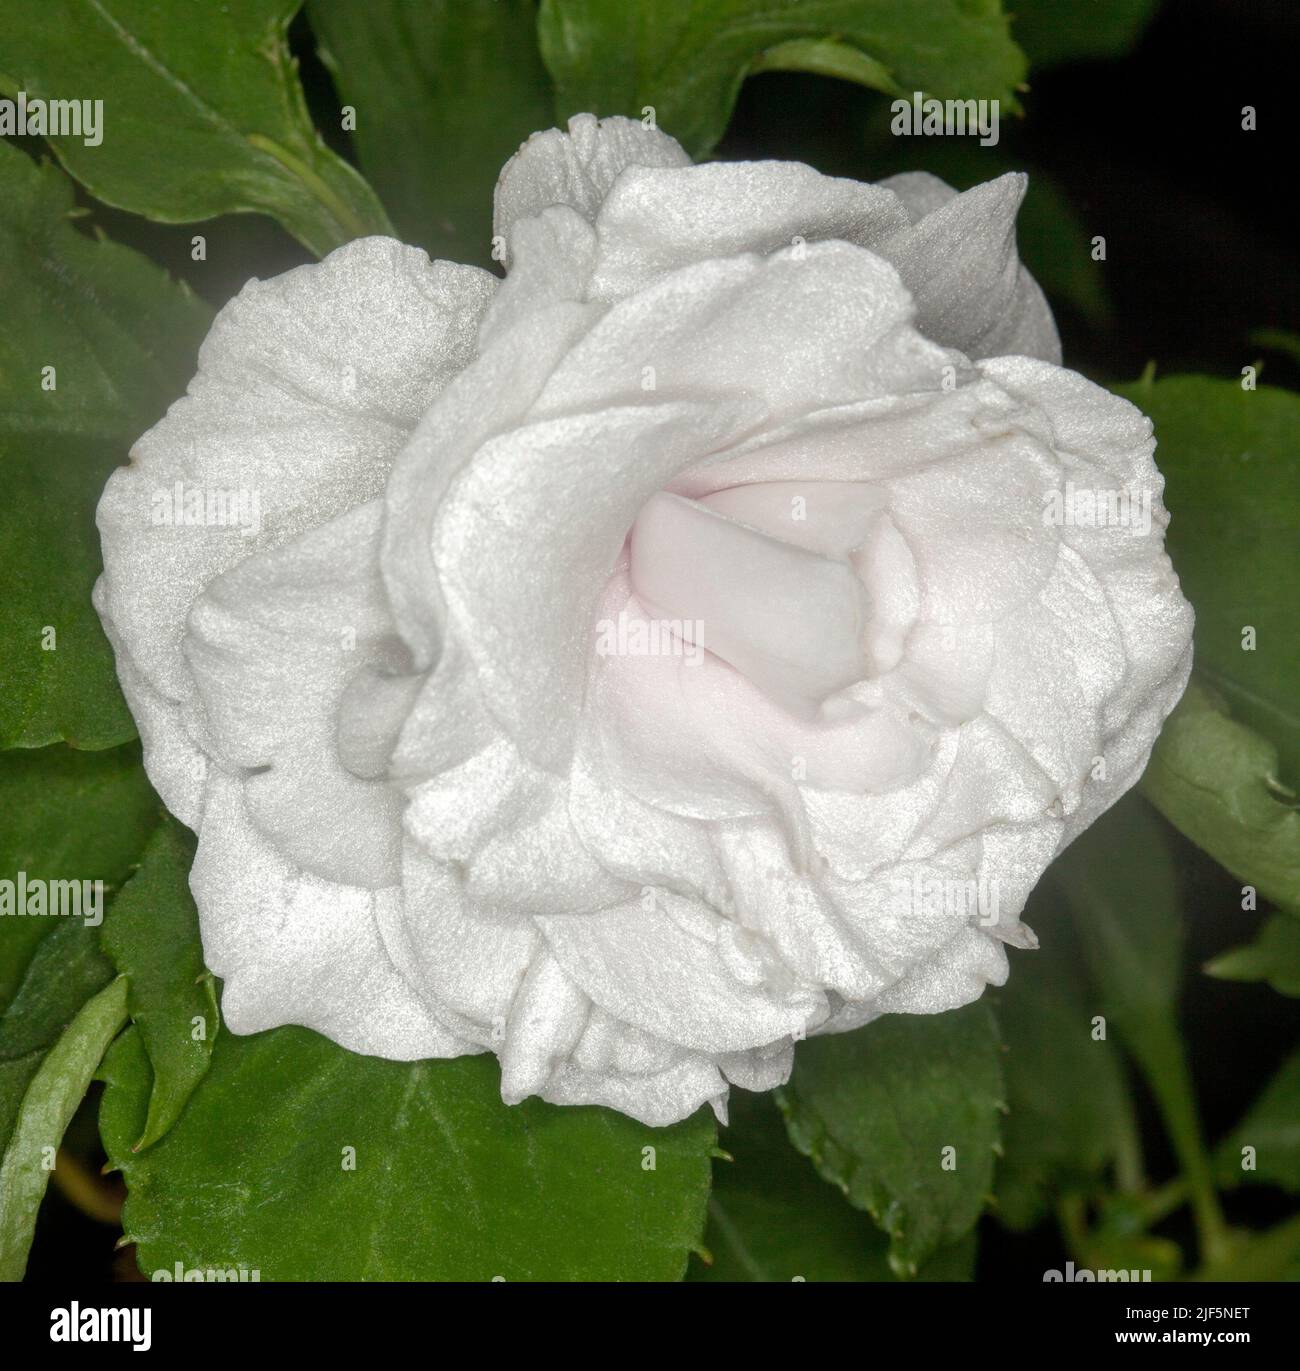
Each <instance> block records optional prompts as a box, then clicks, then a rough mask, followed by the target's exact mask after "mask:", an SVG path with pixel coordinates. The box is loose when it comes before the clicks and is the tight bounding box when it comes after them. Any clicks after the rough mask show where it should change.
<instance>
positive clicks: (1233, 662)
mask: <svg viewBox="0 0 1300 1371" xmlns="http://www.w3.org/2000/svg"><path fill="white" fill-rule="evenodd" d="M1116 389H1117V390H1118V392H1119V394H1121V395H1123V396H1124V397H1125V398H1126V399H1128V400H1131V401H1132V402H1133V403H1134V404H1135V405H1137V406H1138V408H1139V409H1141V410H1143V411H1144V412H1145V413H1147V414H1149V415H1150V416H1151V418H1152V419H1153V420H1154V422H1155V427H1156V441H1157V448H1156V462H1157V464H1158V465H1159V467H1160V470H1161V471H1162V472H1163V473H1164V477H1165V504H1166V505H1167V506H1168V507H1169V513H1170V515H1171V521H1170V525H1169V533H1168V536H1167V544H1168V549H1169V555H1170V556H1171V557H1172V558H1173V562H1174V568H1175V569H1176V570H1177V572H1178V575H1179V578H1180V580H1181V581H1182V583H1183V592H1184V593H1185V594H1186V596H1187V598H1188V599H1189V600H1190V601H1191V602H1192V605H1193V607H1194V608H1195V610H1196V668H1197V672H1198V673H1199V675H1200V678H1201V680H1202V682H1203V684H1206V685H1209V686H1211V687H1212V688H1213V689H1214V690H1216V691H1218V692H1219V693H1220V694H1221V695H1222V696H1223V697H1224V698H1225V699H1226V701H1227V704H1228V707H1229V708H1230V709H1231V711H1232V714H1233V716H1234V717H1235V718H1237V719H1239V720H1240V721H1241V722H1242V723H1243V724H1246V725H1247V726H1248V727H1250V728H1253V729H1254V730H1255V731H1256V732H1257V733H1259V734H1261V735H1262V736H1263V737H1265V738H1267V739H1268V740H1269V741H1270V742H1271V743H1273V744H1275V745H1276V747H1277V749H1278V753H1279V755H1280V758H1281V763H1282V777H1283V779H1284V780H1286V781H1288V782H1290V783H1293V784H1294V783H1300V708H1298V707H1297V704H1296V690H1295V683H1296V680H1297V678H1298V677H1300V633H1297V631H1296V614H1295V588H1294V585H1293V584H1292V581H1293V573H1294V569H1295V567H1296V565H1297V563H1298V562H1300V482H1297V480H1296V433H1297V431H1300V395H1293V394H1291V393H1290V392H1289V391H1284V390H1278V389H1276V388H1274V387H1270V386H1260V387H1259V389H1258V390H1253V391H1244V390H1242V388H1241V385H1240V384H1239V383H1238V382H1236V381H1217V380H1211V379H1210V378H1208V377H1205V376H1172V377H1170V378H1168V379H1167V380H1163V381H1156V380H1153V379H1152V378H1150V377H1145V378H1143V379H1142V380H1140V381H1135V382H1133V383H1132V384H1129V385H1123V386H1118V387H1116ZM1248 627H1249V628H1252V629H1253V630H1254V632H1255V646H1254V648H1253V650H1243V632H1244V630H1245V629H1246V628H1248Z"/></svg>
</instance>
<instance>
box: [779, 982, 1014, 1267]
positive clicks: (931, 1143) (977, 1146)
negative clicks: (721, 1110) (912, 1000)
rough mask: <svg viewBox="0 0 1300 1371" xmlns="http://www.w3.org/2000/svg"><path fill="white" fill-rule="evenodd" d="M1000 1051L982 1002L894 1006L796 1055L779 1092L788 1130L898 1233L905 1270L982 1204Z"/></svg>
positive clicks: (957, 1234)
mask: <svg viewBox="0 0 1300 1371" xmlns="http://www.w3.org/2000/svg"><path fill="white" fill-rule="evenodd" d="M999 1057H1000V1048H999V1043H998V1030H997V1024H996V1023H995V1021H994V1018H993V1014H992V1012H991V1011H990V1009H989V1007H988V1006H987V1005H985V1004H974V1005H968V1006H967V1007H966V1008H964V1009H957V1010H953V1011H951V1012H950V1013H947V1014H920V1015H911V1014H889V1015H886V1016H885V1017H884V1018H881V1019H878V1020H876V1022H874V1023H872V1024H869V1025H867V1027H865V1028H861V1029H858V1030H857V1031H856V1032H853V1033H840V1034H828V1035H826V1036H824V1037H817V1038H812V1039H810V1040H809V1041H807V1042H805V1043H801V1044H800V1046H799V1048H798V1050H797V1052H796V1054H795V1068H794V1074H793V1075H792V1076H791V1078H790V1083H789V1085H787V1086H786V1087H785V1088H784V1089H783V1090H782V1091H781V1092H780V1096H779V1098H780V1102H781V1107H782V1109H783V1110H784V1112H785V1115H786V1125H787V1127H788V1129H789V1132H790V1138H791V1140H792V1141H793V1143H794V1145H795V1146H796V1147H797V1148H798V1149H799V1151H800V1152H802V1153H803V1154H804V1155H805V1156H808V1157H811V1158H812V1161H813V1165H814V1166H815V1167H816V1168H817V1170H818V1171H819V1172H820V1174H821V1175H822V1176H823V1177H824V1178H825V1179H826V1180H828V1181H830V1182H831V1183H832V1184H834V1185H837V1186H839V1188H840V1189H841V1190H842V1191H843V1192H844V1194H845V1195H847V1196H848V1199H849V1202H850V1203H851V1204H854V1205H856V1206H857V1207H858V1208H860V1209H865V1210H866V1211H867V1212H868V1213H869V1214H870V1215H871V1216H872V1218H874V1219H875V1220H876V1222H877V1223H878V1224H879V1225H880V1226H881V1228H883V1229H884V1231H885V1232H886V1233H887V1234H888V1235H889V1237H890V1240H891V1243H890V1251H889V1263H890V1265H891V1267H892V1268H893V1269H894V1270H895V1271H896V1272H897V1273H898V1274H899V1275H905V1276H912V1275H915V1274H916V1273H917V1270H918V1268H919V1267H920V1266H921V1264H922V1263H923V1262H925V1261H926V1260H927V1259H928V1258H930V1257H931V1256H933V1255H934V1254H935V1253H936V1252H937V1251H938V1250H939V1249H940V1248H941V1247H944V1246H945V1245H947V1244H951V1243H955V1242H957V1241H958V1240H959V1239H961V1238H962V1237H964V1236H965V1235H966V1233H968V1232H969V1231H970V1229H972V1228H973V1227H974V1226H975V1222H976V1220H977V1219H978V1218H979V1216H980V1213H981V1212H982V1210H983V1208H984V1203H985V1201H986V1200H987V1198H988V1197H989V1194H990V1192H991V1190H992V1184H993V1162H994V1153H995V1151H996V1149H997V1146H998V1137H999V1122H1000V1117H1001V1112H1002V1110H1003V1108H1004V1105H1003V1102H1002V1100H1003V1093H1002V1069H1001V1064H1000V1061H999ZM949 1148H953V1149H955V1167H954V1166H953V1165H952V1161H953V1154H952V1153H949V1152H947V1151H946V1149H949Z"/></svg>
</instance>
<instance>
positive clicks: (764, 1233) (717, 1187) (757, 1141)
mask: <svg viewBox="0 0 1300 1371" xmlns="http://www.w3.org/2000/svg"><path fill="white" fill-rule="evenodd" d="M730 1114H731V1123H730V1124H729V1126H728V1127H727V1128H726V1129H725V1130H724V1131H723V1134H722V1139H721V1145H722V1147H723V1148H725V1149H726V1150H725V1152H724V1153H722V1155H721V1156H720V1157H719V1158H718V1160H717V1161H715V1162H714V1164H713V1194H712V1195H711V1196H710V1198H709V1226H708V1229H707V1230H706V1232H705V1235H704V1246H705V1249H706V1251H707V1254H708V1257H707V1258H697V1260H695V1261H693V1262H692V1263H691V1271H690V1279H691V1280H697V1281H792V1280H796V1279H798V1280H805V1281H894V1280H897V1279H898V1278H897V1277H896V1276H895V1274H894V1272H893V1271H892V1270H891V1269H890V1266H889V1261H888V1252H889V1239H888V1238H887V1237H886V1236H885V1235H884V1234H883V1233H882V1232H881V1231H880V1230H879V1229H878V1228H877V1227H876V1226H875V1225H874V1224H873V1223H872V1222H871V1220H870V1219H868V1218H865V1217H864V1216H863V1214H862V1212H861V1211H860V1210H857V1209H853V1208H852V1207H850V1206H849V1205H847V1204H846V1203H845V1202H844V1196H843V1195H842V1194H841V1193H840V1192H839V1191H838V1189H836V1188H835V1187H833V1186H830V1185H827V1184H826V1182H825V1181H823V1180H821V1179H820V1178H819V1177H818V1176H817V1173H816V1172H815V1171H814V1170H813V1169H812V1167H811V1166H809V1165H808V1162H807V1159H806V1158H804V1157H802V1156H800V1154H799V1153H798V1152H796V1151H795V1150H794V1148H793V1147H791V1146H790V1139H789V1137H788V1136H787V1135H786V1131H785V1127H784V1125H783V1123H782V1121H781V1114H780V1111H779V1110H778V1109H777V1106H776V1101H775V1100H774V1099H773V1098H772V1097H771V1096H770V1095H753V1094H750V1093H749V1092H748V1091H745V1090H733V1091H732V1092H731V1103H730ZM974 1256H975V1249H974V1244H973V1243H963V1244H958V1246H957V1247H956V1248H949V1249H946V1250H945V1251H943V1252H941V1253H940V1254H939V1255H938V1256H937V1257H935V1258H934V1259H933V1260H932V1261H931V1262H930V1263H928V1264H927V1265H926V1266H925V1267H923V1268H922V1269H921V1272H920V1277H921V1279H922V1280H969V1279H970V1275H971V1271H972V1269H973V1267H974ZM710 1259H711V1260H710Z"/></svg>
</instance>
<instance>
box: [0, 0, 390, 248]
mask: <svg viewBox="0 0 1300 1371" xmlns="http://www.w3.org/2000/svg"><path fill="white" fill-rule="evenodd" d="M301 5H302V0H224V3H222V4H219V5H217V4H191V5H185V6H183V7H181V6H176V5H160V4H158V3H157V0H113V4H112V5H111V6H109V5H106V4H103V3H102V2H101V0H46V3H45V4H43V5H41V6H40V8H39V9H37V8H33V7H32V6H30V5H27V4H23V3H21V0H19V2H18V3H15V0H3V3H2V4H0V28H3V31H4V35H5V42H4V51H3V53H2V54H0V63H2V64H3V77H2V78H0V90H3V91H4V93H5V94H6V95H9V96H11V97H16V95H17V93H18V92H19V91H25V92H26V94H27V97H28V101H29V102H30V101H31V100H33V99H42V100H51V99H64V100H66V99H71V98H77V99H82V98H90V97H93V96H94V95H95V93H98V94H99V95H100V96H102V97H104V99H103V117H102V120H101V121H100V122H101V127H100V129H99V135H100V141H99V142H98V144H97V145H95V146H87V144H86V141H85V137H84V136H82V137H76V136H72V137H56V138H51V139H50V145H51V146H52V147H53V149H54V151H55V153H56V155H57V156H58V158H59V160H60V161H61V162H62V163H63V165H64V166H65V167H66V168H67V170H68V171H69V172H71V174H72V175H73V176H75V177H76V178H77V180H78V181H80V182H81V183H82V185H84V186H85V187H86V188H87V189H88V190H89V191H91V192H92V193H93V194H94V195H97V196H98V197H99V198H100V199H101V200H103V201H105V202H106V203H108V204H110V205H116V206H117V207H118V208H119V209H125V210H130V211H132V212H133V213H135V214H143V215H146V216H147V217H148V218H150V219H157V220H161V221H162V222H163V223H168V224H178V223H191V222H193V221H194V220H198V219H211V218H213V217H214V216H215V215H218V214H230V213H240V212H246V211H255V212H260V213H263V214H269V215H272V216H273V217H274V218H275V219H277V220H279V222H280V223H281V224H282V225H283V226H284V227H285V228H286V229H287V230H288V231H289V232H290V233H291V234H293V236H294V237H295V238H297V239H298V240H299V241H300V242H302V243H304V244H305V245H306V246H307V247H308V248H309V249H311V251H313V252H315V253H316V254H317V255H319V256H323V255H324V254H325V253H327V252H329V251H330V250H331V249H332V248H336V247H338V246H340V244H342V243H346V242H348V241H349V240H350V239H352V238H357V237H361V236H363V235H364V234H367V233H388V232H390V228H389V224H388V220H387V217H386V216H385V214H384V211H383V207H382V206H381V205H380V203H379V201H378V200H377V199H376V197H375V194H374V192H373V191H372V190H371V189H370V187H369V186H368V185H367V184H366V183H365V181H364V180H363V179H362V178H361V177H360V176H359V175H358V174H357V172H356V171H355V170H354V169H353V168H352V167H350V166H349V165H348V164H347V163H346V162H345V161H343V159H342V158H340V157H338V156H336V155H335V154H334V153H332V152H331V151H330V150H329V149H328V148H327V147H326V146H325V144H324V143H323V142H322V141H321V138H320V135H319V134H318V133H317V132H316V130H315V128H314V127H313V125H312V122H311V119H310V117H309V115H308V113H307V106H306V103H305V101H304V99H303V93H302V87H301V86H300V85H299V84H298V74H297V70H296V64H295V62H294V61H293V59H292V58H291V56H290V54H289V45H288V41H287V38H286V34H287V31H288V27H289V22H290V20H291V19H292V18H293V17H294V15H295V14H296V13H297V12H298V10H299V8H300V7H301ZM73 34H75V35H76V39H75V41H70V35H73Z"/></svg>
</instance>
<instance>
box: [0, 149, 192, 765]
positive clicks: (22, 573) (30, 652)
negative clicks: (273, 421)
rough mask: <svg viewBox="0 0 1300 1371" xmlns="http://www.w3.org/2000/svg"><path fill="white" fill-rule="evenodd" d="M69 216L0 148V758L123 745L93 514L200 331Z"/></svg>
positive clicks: (37, 173) (184, 305) (53, 182)
mask: <svg viewBox="0 0 1300 1371" xmlns="http://www.w3.org/2000/svg"><path fill="white" fill-rule="evenodd" d="M72 215H73V194H72V183H71V182H70V181H69V180H68V179H67V177H65V176H64V175H63V174H62V173H61V172H60V171H58V169H57V168H55V167H53V166H50V165H48V164H47V165H44V166H38V165H37V164H36V163H35V162H33V161H32V160H31V159H30V158H29V157H27V156H26V155H25V154H23V153H21V152H19V151H18V150H17V149H16V148H14V147H12V146H10V145H9V144H7V143H4V142H0V270H2V271H3V283H4V284H3V292H4V302H5V325H4V328H3V330H0V480H3V485H4V500H3V501H2V502H0V574H3V577H4V582H5V594H4V596H3V598H0V657H3V660H4V662H5V670H6V678H7V679H6V688H5V690H4V692H3V694H0V747H38V746H42V745H44V744H46V743H51V742H57V741H60V740H62V739H67V740H68V741H69V742H71V743H73V744H74V745H75V746H77V747H87V748H101V747H112V746H114V745H116V744H118V743H121V742H124V741H126V740H128V739H130V738H133V737H134V736H135V725H134V723H133V722H132V720H131V716H130V714H129V713H128V711H127V708H126V704H125V702H124V701H123V699H122V696H121V692H120V691H119V690H118V686H117V674H116V671H115V669H114V666H113V654H112V650H111V649H110V648H109V645H108V642H107V640H106V639H105V637H104V633H103V629H102V628H101V627H100V624H99V616H98V615H97V614H96V613H95V611H94V608H93V607H92V606H91V603H90V590H91V586H92V585H93V584H94V580H95V577H96V575H97V574H98V572H99V568H100V557H99V534H98V532H97V531H96V528H95V506H96V504H97V503H98V502H99V496H100V492H101V491H102V490H103V487H104V482H105V481H106V480H107V479H108V476H109V474H110V473H111V472H112V470H113V468H114V467H115V466H117V465H118V464H119V463H121V462H124V461H125V460H126V455H127V451H128V449H129V448H130V446H131V443H132V442H133V441H134V440H135V438H136V437H138V436H139V434H140V433H141V432H143V431H144V429H146V428H147V427H148V426H149V425H150V424H151V423H153V422H154V421H155V420H156V419H157V418H158V417H159V416H160V415H161V414H162V412H163V410H164V409H165V408H166V406H167V405H168V403H170V401H171V400H172V399H174V398H175V397H176V396H177V395H179V394H180V393H181V392H182V391H183V390H184V388H185V384H186V382H187V381H188V380H189V378H190V376H191V375H192V374H193V370H194V355H195V352H196V351H197V348H198V343H199V340H200V338H201V337H202V336H203V333H204V331H205V330H206V329H207V327H208V324H209V322H210V318H211V315H210V312H209V310H208V309H207V307H206V306H205V305H203V304H201V303H200V302H199V301H198V300H196V299H195V298H194V297H193V296H192V295H191V294H190V293H189V292H188V291H187V290H186V289H185V288H184V287H182V286H178V285H175V284H174V283H172V282H171V281H169V280H168V278H167V276H166V274H165V273H164V272H162V271H160V270H159V269H158V268H157V267H155V266H153V265H152V263H150V262H148V261H147V260H146V259H145V258H143V257H141V256H139V255H138V254H137V253H134V252H131V251H129V250H128V249H126V248H124V247H120V246H118V245H117V244H114V243H110V242H108V241H106V240H104V239H103V238H92V237H90V236H88V235H87V234H85V233H82V232H80V231H79V230H78V229H77V228H75V227H74V225H73V219H72ZM46 368H51V369H52V371H46ZM51 383H52V385H53V389H50V388H48V387H49V386H50V385H51Z"/></svg>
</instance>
